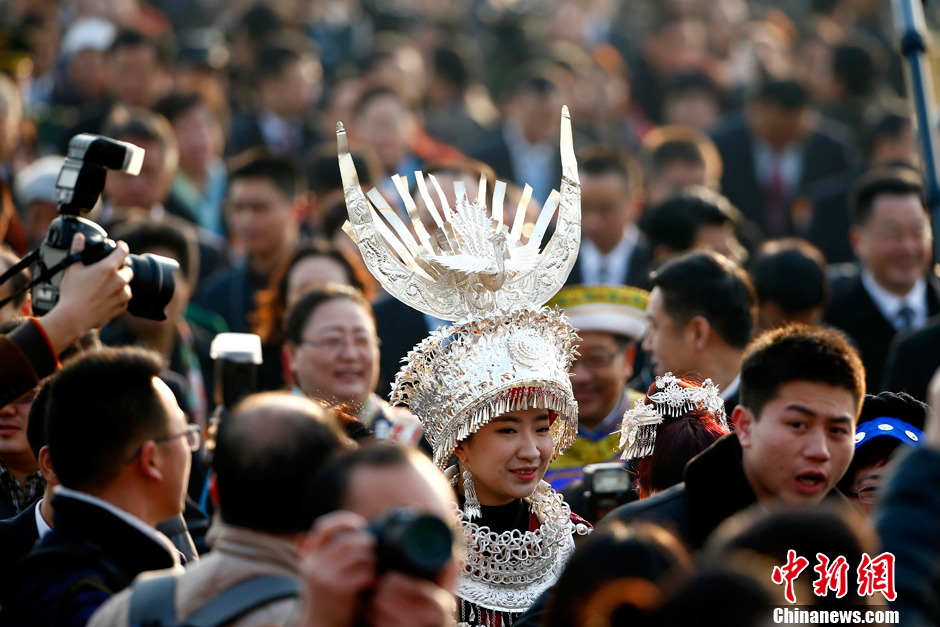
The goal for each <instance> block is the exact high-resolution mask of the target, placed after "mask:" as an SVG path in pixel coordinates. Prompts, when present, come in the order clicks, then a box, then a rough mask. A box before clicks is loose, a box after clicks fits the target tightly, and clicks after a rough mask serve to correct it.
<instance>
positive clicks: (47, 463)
mask: <svg viewBox="0 0 940 627" xmlns="http://www.w3.org/2000/svg"><path fill="white" fill-rule="evenodd" d="M37 461H38V462H39V470H40V472H42V477H43V479H45V480H46V483H48V484H50V485H54V486H56V485H59V477H58V475H56V474H55V468H54V467H53V466H52V457H51V456H50V455H49V447H48V446H44V447H42V448H41V449H39V459H38V460H37Z"/></svg>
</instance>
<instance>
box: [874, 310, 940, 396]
mask: <svg viewBox="0 0 940 627" xmlns="http://www.w3.org/2000/svg"><path fill="white" fill-rule="evenodd" d="M937 368H940V315H938V316H933V317H932V318H930V320H928V321H927V326H925V327H924V328H923V329H918V330H917V331H908V332H905V333H900V334H898V335H897V336H896V337H895V338H894V340H892V341H891V346H890V347H889V349H888V360H887V362H886V363H885V372H884V380H883V382H882V384H881V388H882V389H883V390H887V391H889V392H907V393H908V394H910V395H911V396H913V397H914V398H916V399H918V400H921V401H924V402H927V384H928V383H930V379H931V378H932V377H933V375H934V373H935V372H936V371H937Z"/></svg>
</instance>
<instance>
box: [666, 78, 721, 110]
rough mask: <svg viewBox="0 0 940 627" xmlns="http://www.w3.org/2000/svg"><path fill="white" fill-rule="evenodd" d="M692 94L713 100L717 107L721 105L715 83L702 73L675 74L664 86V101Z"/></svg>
mask: <svg viewBox="0 0 940 627" xmlns="http://www.w3.org/2000/svg"><path fill="white" fill-rule="evenodd" d="M692 93H696V94H706V95H708V96H710V97H711V98H712V99H714V100H715V102H716V103H717V104H718V105H719V106H720V105H721V97H720V96H719V94H718V88H717V87H716V86H715V81H713V80H712V79H711V77H710V76H708V74H705V73H704V72H699V71H695V72H683V73H681V74H677V75H676V76H675V77H673V79H672V80H671V81H669V84H668V85H667V86H666V99H669V98H674V97H676V96H682V95H685V94H692Z"/></svg>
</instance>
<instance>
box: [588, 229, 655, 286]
mask: <svg viewBox="0 0 940 627" xmlns="http://www.w3.org/2000/svg"><path fill="white" fill-rule="evenodd" d="M639 238H640V230H639V229H638V228H637V227H636V225H635V224H631V225H629V226H628V227H627V228H626V229H625V230H624V232H623V237H621V238H620V241H619V242H617V245H616V246H614V247H613V248H612V249H611V250H610V252H609V253H607V254H606V255H605V254H604V253H602V252H601V251H600V249H598V248H597V246H595V245H594V242H592V241H591V240H589V239H584V240H582V241H581V251H580V252H579V253H578V254H579V255H580V259H581V282H582V283H584V284H585V285H600V284H604V283H607V284H615V285H619V284H621V283H623V282H625V281H626V280H627V275H628V274H629V272H630V258H631V257H633V251H634V249H635V248H636V243H637V241H638V240H639Z"/></svg>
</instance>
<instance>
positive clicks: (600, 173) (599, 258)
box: [567, 148, 652, 289]
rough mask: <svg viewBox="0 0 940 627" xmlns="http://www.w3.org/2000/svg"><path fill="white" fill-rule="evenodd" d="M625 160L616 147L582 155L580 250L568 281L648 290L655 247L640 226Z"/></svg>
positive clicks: (579, 169) (591, 151)
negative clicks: (650, 265) (630, 286)
mask: <svg viewBox="0 0 940 627" xmlns="http://www.w3.org/2000/svg"><path fill="white" fill-rule="evenodd" d="M627 172H628V170H627V164H626V162H625V161H624V160H623V158H622V157H621V156H620V154H619V153H618V152H617V151H616V150H614V149H606V148H593V149H591V150H588V151H586V152H583V153H582V154H580V155H579V156H578V174H579V176H580V177H581V233H582V235H583V237H582V238H581V250H580V252H579V253H578V260H577V262H575V265H574V268H572V270H571V274H569V275H568V281H567V284H568V285H580V284H587V285H634V286H637V287H641V288H644V289H645V288H647V287H648V285H649V264H650V261H651V260H652V248H651V246H650V243H649V240H648V239H647V238H646V236H645V235H644V234H643V233H641V232H640V229H639V228H637V225H636V217H637V216H636V214H637V203H636V199H634V198H633V195H632V194H631V191H630V190H631V188H630V181H629V177H628V173H627Z"/></svg>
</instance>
